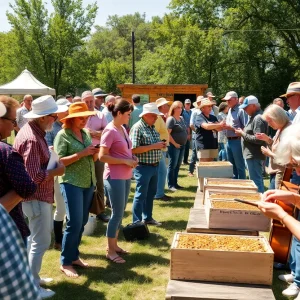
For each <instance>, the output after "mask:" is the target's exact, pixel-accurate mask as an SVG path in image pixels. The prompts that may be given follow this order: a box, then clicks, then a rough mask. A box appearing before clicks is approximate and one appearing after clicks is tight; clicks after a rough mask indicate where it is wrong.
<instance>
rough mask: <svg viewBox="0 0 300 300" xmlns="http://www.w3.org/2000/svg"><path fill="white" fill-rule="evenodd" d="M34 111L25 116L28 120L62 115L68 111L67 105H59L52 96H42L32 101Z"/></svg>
mask: <svg viewBox="0 0 300 300" xmlns="http://www.w3.org/2000/svg"><path fill="white" fill-rule="evenodd" d="M31 108H32V110H31V111H30V112H29V113H27V114H25V115H24V118H26V119H37V118H41V117H44V116H47V115H51V114H55V113H61V112H65V111H67V110H68V106H66V105H57V104H56V102H55V100H54V98H53V97H52V96H50V95H46V96H41V97H39V98H36V99H35V100H33V101H32V106H31Z"/></svg>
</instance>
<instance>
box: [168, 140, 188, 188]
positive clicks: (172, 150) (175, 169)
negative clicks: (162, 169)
mask: <svg viewBox="0 0 300 300" xmlns="http://www.w3.org/2000/svg"><path fill="white" fill-rule="evenodd" d="M168 155H169V164H168V172H167V178H168V186H169V188H171V187H175V188H176V186H177V185H178V183H177V179H178V173H179V168H180V166H181V163H182V160H183V155H184V145H182V146H180V148H176V147H175V146H174V145H173V144H170V145H169V146H168Z"/></svg>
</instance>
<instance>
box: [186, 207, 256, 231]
mask: <svg viewBox="0 0 300 300" xmlns="http://www.w3.org/2000/svg"><path fill="white" fill-rule="evenodd" d="M198 207H201V208H191V210H190V216H189V221H188V223H187V227H186V231H187V232H195V233H216V234H232V235H250V236H258V231H251V230H235V229H223V228H220V229H219V228H208V223H207V220H206V215H205V209H204V206H203V204H202V206H200V205H199V206H198Z"/></svg>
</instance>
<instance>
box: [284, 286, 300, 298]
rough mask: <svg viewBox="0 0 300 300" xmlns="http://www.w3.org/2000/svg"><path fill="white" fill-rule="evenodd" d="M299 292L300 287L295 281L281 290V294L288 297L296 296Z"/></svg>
mask: <svg viewBox="0 0 300 300" xmlns="http://www.w3.org/2000/svg"><path fill="white" fill-rule="evenodd" d="M299 292H300V288H299V287H298V285H297V284H296V283H292V284H291V285H290V286H289V287H288V288H287V289H285V290H284V291H282V295H284V296H288V297H296V296H298V294H299Z"/></svg>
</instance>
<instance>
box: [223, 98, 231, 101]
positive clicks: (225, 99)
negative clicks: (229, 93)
mask: <svg viewBox="0 0 300 300" xmlns="http://www.w3.org/2000/svg"><path fill="white" fill-rule="evenodd" d="M230 98H232V97H224V98H222V99H221V100H223V101H228V100H229V99H230Z"/></svg>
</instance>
